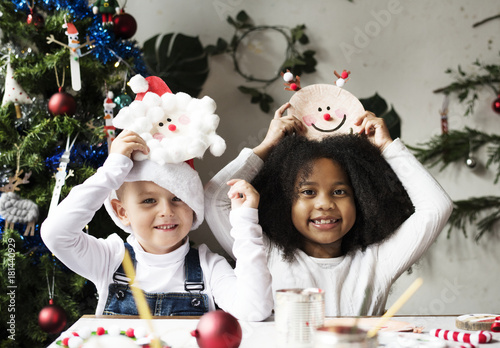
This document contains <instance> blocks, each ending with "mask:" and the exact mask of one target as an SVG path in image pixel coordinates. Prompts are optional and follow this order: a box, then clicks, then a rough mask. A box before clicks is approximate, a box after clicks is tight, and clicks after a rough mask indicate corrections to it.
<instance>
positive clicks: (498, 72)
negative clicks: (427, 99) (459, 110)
mask: <svg viewBox="0 0 500 348" xmlns="http://www.w3.org/2000/svg"><path fill="white" fill-rule="evenodd" d="M473 65H474V66H476V67H477V68H478V71H479V72H478V73H474V72H472V73H466V72H465V71H463V70H462V67H461V66H458V68H457V70H453V69H448V70H446V73H447V74H450V75H452V76H453V78H454V79H455V81H454V82H452V83H451V84H449V85H448V86H445V87H442V88H438V89H436V90H434V93H445V94H450V93H456V94H457V96H458V100H459V102H461V103H465V104H466V105H467V108H466V111H465V116H468V115H472V114H473V113H474V106H475V103H476V101H477V99H478V94H477V90H478V88H480V87H482V86H488V87H490V88H492V89H493V92H494V93H495V94H496V95H498V94H499V90H498V87H497V85H498V84H499V83H500V65H496V64H485V63H482V62H480V61H479V60H476V61H475V62H474V63H473Z"/></svg>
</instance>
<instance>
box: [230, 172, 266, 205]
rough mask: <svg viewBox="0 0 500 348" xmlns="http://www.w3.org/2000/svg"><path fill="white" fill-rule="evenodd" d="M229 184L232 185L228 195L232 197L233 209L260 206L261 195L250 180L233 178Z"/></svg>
mask: <svg viewBox="0 0 500 348" xmlns="http://www.w3.org/2000/svg"><path fill="white" fill-rule="evenodd" d="M227 184H228V185H229V186H231V188H230V189H229V192H228V193H227V196H228V197H229V198H230V199H231V209H232V210H234V209H237V208H240V207H247V208H255V209H257V208H258V207H259V199H260V195H259V193H258V192H257V190H256V189H255V188H254V187H253V186H252V185H250V184H249V183H248V182H246V181H245V180H241V179H232V180H230V181H228V182H227Z"/></svg>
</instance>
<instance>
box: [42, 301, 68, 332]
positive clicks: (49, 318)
mask: <svg viewBox="0 0 500 348" xmlns="http://www.w3.org/2000/svg"><path fill="white" fill-rule="evenodd" d="M49 303H50V304H49V305H48V306H46V307H43V308H42V310H41V311H40V313H39V314H38V325H40V328H41V329H42V330H43V331H45V332H48V333H50V334H57V333H59V332H61V331H62V330H63V329H64V327H65V326H66V312H65V311H64V309H62V308H61V307H60V306H58V305H55V304H54V302H53V301H52V299H51V300H50V301H49Z"/></svg>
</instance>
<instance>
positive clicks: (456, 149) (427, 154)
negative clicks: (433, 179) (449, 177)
mask: <svg viewBox="0 0 500 348" xmlns="http://www.w3.org/2000/svg"><path fill="white" fill-rule="evenodd" d="M420 145H421V147H418V146H410V145H408V148H409V149H410V150H412V151H413V153H414V154H415V157H417V159H418V160H419V161H420V162H422V163H424V164H428V165H429V166H430V167H431V168H432V167H435V166H437V165H438V164H441V167H440V168H439V170H440V171H442V170H444V169H445V168H446V167H447V166H448V165H449V164H451V163H455V162H458V161H461V162H463V161H465V159H466V158H467V157H468V155H469V153H470V152H474V151H476V150H478V149H479V148H481V147H482V146H485V145H489V146H488V148H487V153H488V160H487V162H486V168H489V166H490V165H494V164H496V165H497V171H496V176H495V181H494V183H495V184H496V183H498V180H499V179H500V136H499V135H496V134H486V133H484V132H481V131H478V130H474V129H471V128H468V127H465V129H464V130H463V131H459V130H452V131H450V132H449V133H447V134H442V135H436V136H434V137H432V138H431V139H430V140H429V141H428V142H426V143H422V144H420Z"/></svg>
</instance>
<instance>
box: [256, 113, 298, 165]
mask: <svg viewBox="0 0 500 348" xmlns="http://www.w3.org/2000/svg"><path fill="white" fill-rule="evenodd" d="M289 107H290V103H285V104H283V105H282V106H281V107H280V108H279V109H278V110H276V112H275V113H274V118H273V119H272V121H271V124H270V125H269V129H268V130H267V134H266V137H265V138H264V140H263V141H262V143H260V144H259V145H258V146H256V147H255V148H254V149H253V152H254V153H255V154H256V155H257V156H259V157H260V158H262V159H263V160H266V158H267V156H268V155H269V152H270V151H271V150H272V149H273V147H275V146H276V145H277V144H278V143H279V142H280V141H281V139H283V137H285V136H286V135H288V134H292V133H301V132H303V131H304V125H303V124H302V122H301V121H299V120H298V119H297V118H295V117H294V116H283V113H284V112H285V110H286V109H288V108H289Z"/></svg>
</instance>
